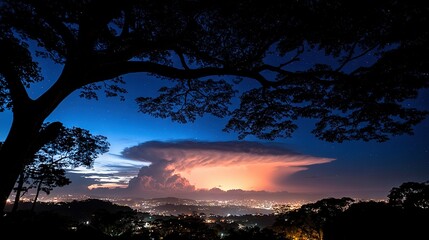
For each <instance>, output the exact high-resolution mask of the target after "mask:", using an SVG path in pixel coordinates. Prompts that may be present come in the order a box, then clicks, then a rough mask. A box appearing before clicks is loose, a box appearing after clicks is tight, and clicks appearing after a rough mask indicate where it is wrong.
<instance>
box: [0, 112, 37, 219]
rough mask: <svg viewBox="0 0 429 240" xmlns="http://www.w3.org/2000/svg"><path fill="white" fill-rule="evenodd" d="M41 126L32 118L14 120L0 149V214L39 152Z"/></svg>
mask: <svg viewBox="0 0 429 240" xmlns="http://www.w3.org/2000/svg"><path fill="white" fill-rule="evenodd" d="M27 117H28V116H27ZM40 126H41V123H40V124H39V122H38V121H34V120H33V119H32V118H26V119H25V118H14V120H13V122H12V126H11V130H10V131H9V134H8V136H7V138H6V140H5V142H4V144H3V146H2V148H1V149H0V163H1V165H2V167H1V168H0V182H1V184H0V212H3V211H4V207H5V206H6V201H7V199H8V198H9V196H10V194H11V192H12V190H13V187H14V186H15V183H16V181H17V179H18V177H19V175H20V174H21V173H22V171H23V170H24V168H25V166H26V165H27V164H28V163H29V162H30V161H31V160H32V159H33V156H34V154H35V151H38V149H37V150H35V149H36V147H35V143H36V142H37V140H38V138H39V135H40V134H39V130H40Z"/></svg>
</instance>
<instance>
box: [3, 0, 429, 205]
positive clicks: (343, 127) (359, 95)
mask: <svg viewBox="0 0 429 240" xmlns="http://www.w3.org/2000/svg"><path fill="white" fill-rule="evenodd" d="M0 7H1V9H0V52H1V53H2V54H1V57H0V105H1V109H2V110H4V109H11V110H12V112H13V121H12V126H11V128H10V131H9V134H8V135H7V138H6V139H5V142H4V145H3V147H2V148H1V151H0V159H1V162H2V166H3V167H2V168H1V170H0V181H1V182H2V185H1V187H0V202H1V205H0V208H1V209H3V206H4V204H5V201H6V199H7V197H8V196H9V194H10V192H11V190H12V188H13V185H14V183H15V181H16V179H17V178H18V176H19V173H20V172H21V171H22V170H23V169H24V167H25V165H26V164H28V163H29V162H30V159H31V157H32V156H33V155H34V154H35V153H36V152H37V151H38V150H39V149H40V148H41V146H43V145H44V144H45V143H46V142H49V139H52V138H55V136H56V135H57V134H58V130H57V129H56V126H55V125H52V126H51V127H49V126H48V127H47V128H46V129H43V130H42V128H41V126H42V124H43V122H44V121H45V119H46V118H47V117H48V116H49V115H50V114H51V113H52V111H53V110H54V109H55V108H56V107H57V106H58V105H59V104H60V103H61V101H63V100H64V99H65V98H66V97H67V96H69V95H70V94H71V93H72V92H75V91H78V90H80V91H81V96H82V97H86V98H97V93H99V90H101V89H104V92H105V93H106V95H107V96H109V97H111V96H120V97H123V96H124V94H125V93H126V90H125V88H124V87H123V86H122V85H121V84H122V83H124V80H123V79H121V78H120V77H121V76H122V75H124V74H127V73H136V72H141V73H148V74H152V75H156V76H159V77H163V78H167V79H170V80H172V82H171V84H170V85H169V86H166V87H163V88H161V89H159V92H160V94H159V96H157V97H153V98H150V97H144V96H142V97H140V98H138V99H136V101H137V103H138V105H139V107H140V111H141V112H143V113H148V114H151V115H153V116H156V117H162V118H167V117H168V118H171V119H172V120H174V121H178V122H181V123H186V122H192V121H193V120H195V119H196V118H197V117H200V116H203V115H204V114H205V113H208V114H212V115H214V116H218V117H226V116H230V117H231V118H230V120H229V122H228V124H227V125H226V127H225V131H236V132H238V133H239V137H240V138H244V137H246V136H247V135H256V136H257V137H260V138H263V139H274V138H277V137H290V136H291V134H292V133H293V132H294V130H295V129H296V128H297V125H296V122H295V120H297V119H299V118H310V119H315V121H316V122H315V128H314V130H313V133H314V134H315V135H316V136H317V137H319V138H320V139H323V140H327V141H338V142H341V141H345V140H359V139H361V140H365V141H370V140H376V141H386V140H388V139H389V137H390V136H391V135H398V134H411V133H412V132H413V126H415V125H416V124H418V123H419V122H420V121H422V120H423V119H424V118H425V117H426V115H427V112H425V111H421V110H418V109H415V108H413V107H409V106H406V105H403V104H402V103H403V102H404V101H406V100H408V99H413V98H415V97H416V96H417V95H418V91H419V89H421V88H426V87H428V74H427V70H428V65H429V64H428V61H429V60H428V58H427V56H428V53H429V49H428V48H429V47H428V46H429V44H428V36H429V34H428V30H427V29H426V28H424V27H420V26H427V25H429V24H428V21H429V20H428V16H429V14H428V13H429V10H428V3H427V2H425V1H419V2H414V1H413V2H411V1H405V0H400V1H377V3H373V2H371V1H363V2H362V1H359V2H354V1H346V2H343V1H318V0H309V1H294V2H287V3H285V2H284V1H280V0H278V1H276V0H273V1H268V2H267V1H258V0H252V1H244V0H243V1H199V0H195V1H191V0H189V1H178V0H170V1H168V2H165V1H162V2H159V1H133V0H125V1H101V0H90V1H81V0H71V1H67V2H62V1H53V0H44V1H41V0H36V1H30V0H18V1H17V0H4V1H2V2H1V3H0ZM249 26H251V27H249ZM30 40H33V41H34V42H36V43H37V45H38V46H39V47H38V48H37V50H38V51H37V53H38V54H39V56H43V57H46V58H50V59H52V60H53V61H55V62H56V63H58V64H62V65H63V71H62V73H61V75H60V76H59V77H58V79H57V80H55V81H53V82H54V84H53V85H52V87H51V88H50V89H48V90H47V91H46V92H45V93H43V94H42V95H41V96H40V97H38V98H37V99H31V98H30V97H29V96H28V94H27V92H26V89H25V88H26V87H28V86H30V85H31V84H32V83H34V82H38V81H42V80H43V79H42V77H41V74H40V69H39V68H38V65H37V63H36V62H35V61H34V60H33V59H32V55H31V53H30V50H29V47H28V46H29V45H28V44H29V43H28V42H29V41H30ZM311 51H313V52H316V54H317V55H318V56H319V57H317V58H311V59H310V60H311V61H308V59H305V56H307V55H308V53H309V52H311ZM368 54H371V55H372V56H374V57H373V58H372V59H371V60H372V61H371V63H372V64H365V65H362V64H360V65H359V64H358V65H359V66H358V67H353V66H351V63H355V62H356V61H358V59H360V58H365V57H366V56H367V55H368ZM323 55H326V57H324V58H321V57H320V56H323ZM300 60H302V62H304V63H305V64H302V65H298V64H299V63H300ZM319 60H320V61H319ZM221 76H232V77H234V79H236V80H240V79H243V78H246V79H253V80H255V81H257V82H258V83H259V87H257V88H254V89H251V90H248V91H246V92H243V93H241V96H240V101H241V103H240V105H239V106H238V108H236V109H235V110H232V111H230V109H229V105H230V100H231V98H232V97H234V96H235V94H237V91H236V90H234V86H235V83H236V81H228V79H222V78H221ZM142 81H144V77H142ZM48 129H50V130H51V131H48Z"/></svg>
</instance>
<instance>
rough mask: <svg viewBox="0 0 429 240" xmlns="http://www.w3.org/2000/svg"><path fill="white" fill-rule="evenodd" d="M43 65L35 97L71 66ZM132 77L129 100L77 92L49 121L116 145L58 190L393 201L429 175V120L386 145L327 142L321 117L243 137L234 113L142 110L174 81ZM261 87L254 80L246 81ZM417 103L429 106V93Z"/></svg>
mask: <svg viewBox="0 0 429 240" xmlns="http://www.w3.org/2000/svg"><path fill="white" fill-rule="evenodd" d="M365 61H367V60H365ZM365 63H367V62H362V64H365ZM40 66H41V68H42V74H43V76H44V77H45V81H44V82H42V83H39V84H35V85H33V86H32V87H31V88H30V89H28V91H29V94H30V96H31V97H33V98H35V97H37V96H38V95H39V94H40V93H42V92H43V91H46V89H47V88H48V87H49V85H50V84H52V83H53V81H55V80H56V77H57V76H58V75H59V73H60V71H61V66H58V65H56V64H54V63H52V62H50V61H47V60H40ZM124 80H125V81H126V82H127V84H126V85H125V87H126V89H127V90H128V94H126V95H125V98H126V99H125V101H120V100H119V99H118V98H106V97H104V96H102V94H101V95H100V96H99V100H98V101H96V100H86V99H81V98H79V92H75V93H73V94H72V95H71V96H69V97H68V98H67V99H66V100H65V101H64V102H62V103H61V105H60V106H59V107H58V108H57V109H56V110H55V111H54V113H53V114H52V115H51V116H50V117H49V118H48V119H47V121H50V122H52V121H60V122H62V123H63V124H64V125H65V126H67V127H73V126H77V127H80V128H84V129H88V130H90V131H91V133H92V134H97V135H98V134H99V135H103V136H106V137H107V138H108V141H109V143H110V144H111V146H110V151H109V152H108V153H106V154H103V155H102V156H100V157H99V158H97V159H96V160H95V162H94V166H93V167H92V168H90V169H87V168H83V167H80V168H76V169H70V170H69V171H68V177H69V178H70V179H71V180H72V184H70V185H69V186H66V187H62V188H57V189H55V190H54V191H53V192H52V193H51V195H52V196H55V194H57V195H60V194H68V195H70V196H76V197H77V196H80V195H86V196H107V197H130V196H131V197H139V198H153V197H170V196H174V197H186V198H192V199H233V198H243V197H247V198H259V199H264V198H265V199H276V200H285V199H296V200H299V199H303V200H308V199H312V200H314V199H320V198H324V197H343V196H348V197H353V198H360V199H384V198H386V197H387V195H388V193H389V191H390V189H391V188H392V187H397V186H399V185H400V184H401V183H404V182H409V181H414V182H423V181H428V180H429V141H427V140H428V136H429V119H426V120H424V121H423V122H422V123H420V124H419V125H417V126H416V127H415V129H414V131H415V134H414V135H412V136H409V135H403V136H394V137H392V138H391V140H389V141H387V142H384V143H378V142H363V141H351V142H344V143H329V142H325V141H322V140H318V139H317V138H316V137H314V136H313V135H312V134H311V133H310V132H311V129H312V127H313V124H314V122H312V121H311V120H299V121H298V125H299V129H298V130H297V131H296V132H295V133H294V134H293V135H292V137H291V138H288V139H276V140H274V141H261V140H259V139H257V138H255V137H247V138H245V139H244V140H238V137H237V134H235V133H226V132H223V131H222V129H223V127H224V126H225V124H226V123H227V121H228V119H226V118H225V119H222V118H216V117H213V116H210V115H208V116H204V117H203V118H200V119H197V120H196V121H195V122H194V123H188V124H180V123H175V122H172V121H171V120H170V119H157V118H153V117H151V116H149V115H145V114H143V113H140V112H138V106H137V104H136V103H135V100H134V99H135V98H136V97H139V96H155V95H154V94H156V90H157V89H158V88H159V87H161V86H163V84H165V83H168V81H167V80H161V79H157V78H155V77H153V76H148V75H145V74H129V75H125V76H124ZM253 86H255V83H254V82H253V81H251V80H246V79H245V80H244V81H243V82H241V83H240V85H238V86H237V87H238V89H240V90H244V89H248V88H250V87H253ZM236 102H237V101H236V100H235V101H234V103H236ZM407 104H410V105H412V106H414V107H417V108H419V109H427V110H429V91H427V90H425V91H422V92H421V95H420V96H419V97H418V99H416V100H413V101H409V102H407ZM11 120H12V114H11V112H8V111H6V112H3V113H1V122H0V141H3V140H4V139H5V138H6V135H7V133H8V130H9V127H10V124H11Z"/></svg>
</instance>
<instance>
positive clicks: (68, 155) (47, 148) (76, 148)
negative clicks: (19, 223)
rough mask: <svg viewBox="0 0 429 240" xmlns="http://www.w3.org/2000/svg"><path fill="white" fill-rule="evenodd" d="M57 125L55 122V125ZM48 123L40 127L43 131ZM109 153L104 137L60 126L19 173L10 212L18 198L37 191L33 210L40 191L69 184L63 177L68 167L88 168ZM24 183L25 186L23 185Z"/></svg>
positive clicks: (16, 203) (48, 190)
mask: <svg viewBox="0 0 429 240" xmlns="http://www.w3.org/2000/svg"><path fill="white" fill-rule="evenodd" d="M56 124H58V123H56ZM48 125H49V123H46V124H44V125H43V126H42V129H45V128H46V127H47V126H48ZM108 150H109V143H108V142H107V138H106V137H104V136H101V135H92V134H91V133H90V132H89V131H88V130H85V129H81V128H78V127H73V128H66V127H64V126H61V127H60V129H59V135H58V136H57V137H56V138H55V139H54V140H52V141H50V142H48V143H47V144H45V145H44V146H43V147H42V148H41V149H40V150H39V151H38V152H37V154H36V155H35V157H34V159H33V161H32V162H31V163H30V164H29V165H27V166H26V167H25V169H24V171H23V172H22V173H21V175H20V178H19V180H18V183H17V187H16V188H15V189H16V197H15V203H14V207H13V209H14V210H16V209H17V206H18V202H19V199H20V197H22V196H23V194H25V193H26V192H27V191H28V190H30V189H32V188H36V196H35V198H34V200H33V209H34V206H35V203H36V202H37V198H38V196H39V193H40V191H43V192H45V193H46V194H49V193H50V192H51V191H52V190H53V189H54V188H55V187H62V186H65V185H68V184H70V183H71V181H70V179H69V178H67V177H66V175H65V174H66V171H65V169H67V168H76V167H79V166H85V167H91V166H92V164H93V162H94V160H95V159H96V158H97V157H98V156H99V155H100V154H103V153H106V152H107V151H108ZM24 183H27V185H26V186H24Z"/></svg>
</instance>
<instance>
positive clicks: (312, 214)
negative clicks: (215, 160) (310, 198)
mask: <svg viewBox="0 0 429 240" xmlns="http://www.w3.org/2000/svg"><path fill="white" fill-rule="evenodd" d="M353 202H354V200H353V199H351V198H348V197H343V198H324V199H321V200H319V201H317V202H315V203H308V204H304V205H302V206H301V207H300V208H299V209H295V210H290V209H288V210H286V211H284V212H282V213H281V214H280V215H279V217H278V218H277V219H276V222H275V223H274V225H273V227H274V229H275V230H276V231H277V233H278V234H279V235H285V236H286V237H287V238H290V239H324V230H325V228H326V226H327V225H328V224H329V223H330V222H332V221H333V220H334V218H336V217H338V216H340V215H341V214H342V213H343V212H344V211H345V210H347V209H348V208H349V207H350V205H351V204H352V203H353Z"/></svg>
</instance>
